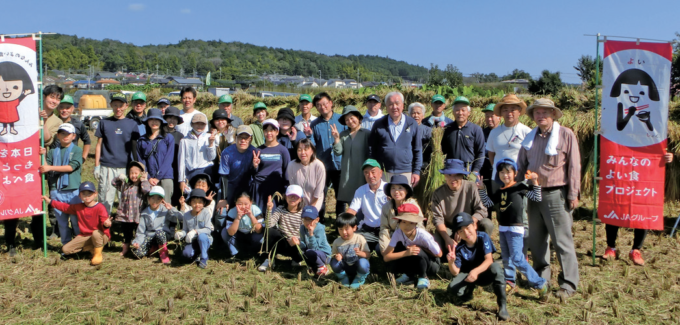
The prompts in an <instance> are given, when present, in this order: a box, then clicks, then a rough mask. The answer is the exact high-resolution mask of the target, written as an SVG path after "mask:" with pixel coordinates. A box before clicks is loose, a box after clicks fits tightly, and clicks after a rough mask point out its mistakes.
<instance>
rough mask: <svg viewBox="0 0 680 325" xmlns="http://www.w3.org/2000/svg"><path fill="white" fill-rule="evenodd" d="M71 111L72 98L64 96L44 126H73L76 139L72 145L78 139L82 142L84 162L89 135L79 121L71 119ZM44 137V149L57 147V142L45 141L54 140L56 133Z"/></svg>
mask: <svg viewBox="0 0 680 325" xmlns="http://www.w3.org/2000/svg"><path fill="white" fill-rule="evenodd" d="M73 110H74V108H73V97H71V95H64V99H62V100H61V103H59V106H57V114H52V116H50V117H49V118H48V119H47V122H45V125H48V124H49V125H53V124H58V125H61V124H64V123H69V124H71V125H73V126H74V127H75V129H76V133H75V135H76V137H75V138H74V139H73V143H75V144H78V139H81V140H82V141H83V161H85V159H87V155H88V154H89V153H90V144H91V143H90V134H89V133H87V128H86V127H85V124H83V122H82V121H81V120H78V119H72V118H71V114H73ZM49 129H52V127H49ZM44 135H45V147H49V148H56V147H57V146H59V141H49V142H48V141H47V139H50V140H54V139H56V135H57V134H56V133H52V134H49V133H44Z"/></svg>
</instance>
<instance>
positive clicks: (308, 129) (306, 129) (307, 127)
mask: <svg viewBox="0 0 680 325" xmlns="http://www.w3.org/2000/svg"><path fill="white" fill-rule="evenodd" d="M302 125H303V126H304V129H303V130H304V132H305V135H306V136H308V137H309V136H312V133H313V132H312V128H311V127H310V125H309V123H307V122H302Z"/></svg>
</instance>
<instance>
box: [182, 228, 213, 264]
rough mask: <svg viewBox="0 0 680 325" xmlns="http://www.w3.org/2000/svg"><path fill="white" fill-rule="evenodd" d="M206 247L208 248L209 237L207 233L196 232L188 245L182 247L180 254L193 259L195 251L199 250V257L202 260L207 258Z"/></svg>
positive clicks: (195, 254)
mask: <svg viewBox="0 0 680 325" xmlns="http://www.w3.org/2000/svg"><path fill="white" fill-rule="evenodd" d="M208 248H210V237H208V235H207V234H198V236H196V238H194V241H192V242H191V244H190V245H186V246H185V247H184V251H183V252H182V255H184V257H186V258H190V259H195V258H196V256H197V253H196V252H197V251H200V257H201V259H203V260H207V259H208Z"/></svg>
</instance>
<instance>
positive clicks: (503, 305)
mask: <svg viewBox="0 0 680 325" xmlns="http://www.w3.org/2000/svg"><path fill="white" fill-rule="evenodd" d="M493 291H494V293H495V294H496V303H498V318H500V319H501V320H508V318H510V314H508V302H507V299H506V297H505V283H501V284H494V285H493Z"/></svg>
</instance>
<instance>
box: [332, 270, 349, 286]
mask: <svg viewBox="0 0 680 325" xmlns="http://www.w3.org/2000/svg"><path fill="white" fill-rule="evenodd" d="M335 276H337V277H338V280H340V284H341V285H342V286H343V287H349V278H348V277H347V273H346V272H345V271H342V272H340V273H335Z"/></svg>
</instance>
